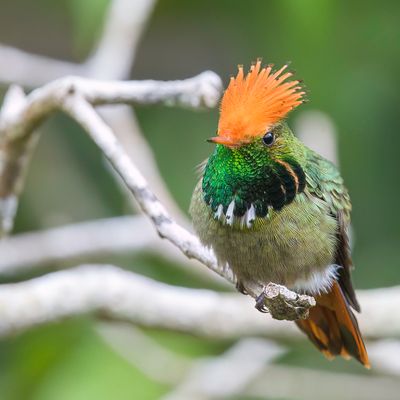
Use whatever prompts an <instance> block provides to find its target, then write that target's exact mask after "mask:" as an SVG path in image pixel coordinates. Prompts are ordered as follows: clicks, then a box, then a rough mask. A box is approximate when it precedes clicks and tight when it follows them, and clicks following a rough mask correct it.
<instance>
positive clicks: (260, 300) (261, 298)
mask: <svg viewBox="0 0 400 400" xmlns="http://www.w3.org/2000/svg"><path fill="white" fill-rule="evenodd" d="M265 297H266V293H265V289H263V291H262V292H261V293H260V294H259V295H258V297H257V298H256V304H255V308H256V309H257V310H258V311H260V312H262V313H264V314H266V313H268V312H269V310H268V308H267V307H266V306H265Z"/></svg>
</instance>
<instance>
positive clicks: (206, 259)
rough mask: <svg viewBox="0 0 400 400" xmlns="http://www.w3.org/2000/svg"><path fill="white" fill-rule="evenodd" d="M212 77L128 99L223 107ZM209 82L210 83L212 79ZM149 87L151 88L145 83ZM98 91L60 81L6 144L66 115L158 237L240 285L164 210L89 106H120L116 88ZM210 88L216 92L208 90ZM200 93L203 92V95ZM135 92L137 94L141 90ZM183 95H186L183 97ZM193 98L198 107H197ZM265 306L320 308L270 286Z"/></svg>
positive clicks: (300, 314) (296, 310)
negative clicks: (117, 178)
mask: <svg viewBox="0 0 400 400" xmlns="http://www.w3.org/2000/svg"><path fill="white" fill-rule="evenodd" d="M211 74H212V76H210V73H205V74H204V73H203V74H200V75H198V76H197V77H195V78H193V79H190V80H186V81H182V82H184V83H183V84H182V82H180V81H175V82H174V83H173V84H170V83H168V82H167V83H166V82H158V83H157V84H156V85H154V81H151V84H150V85H149V86H146V84H145V85H144V87H145V88H147V89H145V90H144V91H142V92H141V93H142V96H143V97H138V96H136V95H135V94H134V92H129V93H130V96H131V99H132V98H135V99H136V100H139V99H144V100H143V101H146V102H147V101H155V102H159V101H166V100H167V99H173V100H177V99H180V102H182V103H185V104H191V105H193V104H197V105H199V104H201V101H199V99H201V98H207V99H209V98H208V96H210V94H211V96H210V98H211V101H205V104H206V105H211V103H212V102H213V101H214V103H215V102H217V101H218V98H219V92H220V87H218V88H216V87H215V83H216V80H218V82H220V81H219V78H218V77H217V78H216V75H215V74H213V73H211ZM210 77H211V79H209V78H210ZM203 79H204V80H206V81H207V82H208V83H210V81H212V82H211V85H200V86H199V85H198V82H197V81H202V80H203ZM194 81H195V82H196V83H194ZM146 83H149V82H147V81H146ZM115 84H116V86H118V88H119V89H121V88H122V87H124V84H123V83H121V84H119V83H118V82H117V83H115ZM131 84H132V82H131ZM93 86H94V84H93V81H89V80H82V79H80V78H72V79H71V78H70V79H63V80H60V81H55V82H53V83H51V84H49V85H46V86H44V87H43V88H41V89H37V90H35V91H33V92H32V93H31V94H30V95H29V96H27V99H26V103H25V104H24V106H23V107H22V108H21V109H20V110H19V112H17V113H16V114H15V115H10V116H8V118H4V119H2V120H1V121H0V137H1V138H2V140H3V141H4V142H10V141H11V142H12V141H17V140H18V141H23V140H28V139H29V138H30V135H31V134H32V132H33V130H34V128H35V127H36V126H37V124H38V123H39V122H41V121H42V120H43V119H44V118H45V117H46V116H47V115H48V114H50V113H51V112H53V111H55V110H57V109H60V110H63V111H64V112H65V113H67V114H68V115H70V116H71V117H72V118H73V119H74V120H75V121H76V122H77V123H78V124H80V125H81V127H82V128H83V129H84V130H85V131H86V132H87V133H88V134H89V136H90V137H91V138H92V139H93V141H94V142H95V143H96V144H97V146H98V147H99V148H100V149H101V151H102V152H103V154H104V155H105V156H106V158H107V159H108V161H109V162H110V163H111V165H112V166H113V167H114V169H115V171H116V172H117V173H118V174H119V175H120V176H121V178H122V180H123V181H124V182H125V185H126V186H127V188H128V189H129V190H130V191H131V193H132V194H133V195H134V197H135V199H136V201H137V202H138V203H139V205H140V208H141V209H142V211H143V212H144V213H145V214H146V215H147V216H148V217H149V218H150V219H151V220H152V222H153V224H154V226H155V228H156V229H157V231H158V234H159V235H160V236H161V237H162V238H166V239H168V240H169V241H170V242H171V243H172V244H174V245H175V246H176V247H178V248H179V249H180V250H181V251H182V252H183V253H184V254H185V255H186V256H187V257H189V258H195V259H197V260H198V261H200V262H201V263H203V264H204V265H206V266H207V267H208V268H210V269H211V270H213V271H214V272H217V273H218V274H219V275H221V276H222V277H224V278H225V279H227V280H228V281H230V282H232V283H235V277H234V276H233V275H232V272H231V271H230V269H229V268H226V267H225V266H223V267H222V268H221V267H220V266H219V265H218V262H217V260H216V258H215V256H214V254H212V252H211V251H209V250H208V249H206V248H204V247H203V246H202V245H201V243H200V241H199V239H198V238H197V237H196V236H194V235H193V234H191V233H190V232H188V231H187V230H185V229H184V228H183V227H182V226H180V225H178V224H177V223H176V222H175V221H173V220H172V219H171V217H170V216H169V214H168V212H167V211H166V209H165V207H164V206H163V205H162V204H161V203H160V202H159V201H158V199H157V198H156V196H155V195H154V194H153V192H152V191H151V190H150V189H149V187H148V185H147V182H146V180H145V179H144V177H143V176H142V174H141V173H140V171H139V170H138V169H137V168H136V166H135V165H134V164H133V162H132V161H131V159H130V158H129V156H128V155H127V154H126V153H125V151H124V149H123V148H122V146H121V145H120V144H119V142H118V141H117V139H116V137H115V135H114V133H113V132H112V130H111V128H110V127H109V126H108V125H106V124H105V123H104V121H103V120H102V119H101V118H100V116H99V115H98V114H97V113H96V111H95V109H94V108H93V105H92V104H91V103H90V101H91V102H93V103H98V102H102V101H105V99H108V100H109V101H111V102H112V101H113V100H112V99H116V100H115V101H121V95H120V94H119V93H118V92H115V91H112V90H111V89H112V85H111V87H110V83H107V82H98V87H97V89H96V88H94V87H93ZM139 86H140V85H139ZM88 87H89V88H91V89H92V91H91V90H90V89H88ZM210 87H211V90H208V89H209V88H210ZM200 88H203V90H201V89H200ZM131 89H132V88H131ZM136 89H138V88H137V87H136ZM142 89H143V88H142ZM204 89H207V90H204ZM139 90H140V88H139ZM154 90H157V92H158V91H161V93H164V95H157V96H152V95H151V93H153V91H154ZM123 92H124V91H123ZM124 93H125V95H123V96H122V98H123V99H124V101H127V99H128V98H127V96H126V92H124ZM149 94H150V98H151V100H148V97H147V95H149ZM182 94H184V95H183V96H182ZM188 94H190V95H188ZM193 96H194V97H195V98H196V99H197V101H195V102H193V98H194V97H193ZM246 289H247V291H248V293H249V294H250V295H251V296H252V297H254V298H257V297H258V295H259V294H260V292H261V290H262V286H261V285H260V284H257V283H254V284H253V285H250V284H249V285H247V287H246ZM265 305H266V306H267V308H268V309H269V311H270V313H271V315H272V316H273V317H274V318H277V319H290V320H293V319H298V318H306V317H307V315H308V310H309V308H310V307H312V306H313V305H315V300H314V299H313V298H312V297H310V296H306V295H299V294H297V293H294V292H291V291H290V290H288V289H287V288H285V287H283V286H280V285H275V284H273V283H270V284H269V285H268V292H267V295H266V298H265Z"/></svg>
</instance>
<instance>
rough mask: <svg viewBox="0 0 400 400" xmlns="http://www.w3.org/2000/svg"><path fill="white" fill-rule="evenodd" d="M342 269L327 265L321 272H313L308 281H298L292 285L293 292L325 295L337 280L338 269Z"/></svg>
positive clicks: (334, 265)
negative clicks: (303, 291)
mask: <svg viewBox="0 0 400 400" xmlns="http://www.w3.org/2000/svg"><path fill="white" fill-rule="evenodd" d="M339 268H342V267H341V266H339V265H336V264H333V265H329V266H328V267H327V268H326V269H325V270H323V271H316V272H313V273H312V274H311V276H310V278H308V279H299V280H297V281H296V283H295V284H294V285H293V290H295V291H296V290H299V291H302V290H305V291H307V293H310V294H313V295H318V294H321V293H327V292H328V291H329V289H330V288H331V287H332V284H333V282H334V281H336V280H337V278H338V269H339Z"/></svg>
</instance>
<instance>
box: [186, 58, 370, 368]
mask: <svg viewBox="0 0 400 400" xmlns="http://www.w3.org/2000/svg"><path fill="white" fill-rule="evenodd" d="M291 77H292V73H291V72H288V71H287V65H285V66H283V67H282V68H281V69H279V70H276V71H274V69H273V67H272V66H271V65H269V66H267V67H265V68H262V66H261V61H260V60H258V61H257V62H256V63H255V64H253V65H252V66H251V68H250V71H249V72H248V73H247V74H244V72H243V67H242V66H239V72H238V74H237V76H236V77H232V78H231V80H230V83H229V86H228V88H227V89H226V91H225V93H224V95H223V98H222V101H221V106H220V118H219V123H218V130H217V136H215V137H213V138H211V139H210V141H212V142H214V143H215V144H216V146H215V149H214V151H213V153H212V154H211V156H210V158H208V160H207V161H206V162H205V163H204V164H203V167H202V171H201V179H200V180H199V182H198V184H197V186H196V188H195V190H194V193H193V197H192V201H191V205H190V214H191V216H192V218H193V224H194V228H195V230H196V232H197V234H198V235H199V237H200V240H201V241H202V243H203V244H204V245H206V246H209V247H211V248H212V249H213V251H214V252H215V255H216V257H217V258H218V260H219V262H220V263H223V264H227V265H228V266H229V268H231V269H232V271H233V272H234V274H235V275H236V278H237V282H238V284H237V286H238V288H239V289H240V290H241V291H245V289H246V285H248V284H249V283H258V284H262V285H263V286H265V285H267V284H268V283H269V282H274V283H278V284H282V285H285V286H287V287H288V288H291V289H293V290H296V291H299V292H303V293H307V294H311V295H313V296H314V297H315V299H316V306H315V307H312V308H311V309H310V313H309V317H308V319H305V320H298V321H296V323H297V325H298V326H299V327H300V329H301V330H302V331H304V332H305V333H306V334H307V335H308V337H309V339H310V340H311V341H312V342H313V343H314V344H315V345H316V346H317V348H318V349H319V350H320V351H322V353H323V354H324V355H325V356H327V357H328V358H332V357H334V356H336V355H341V356H343V357H345V358H349V357H350V356H352V357H354V358H356V359H357V360H358V361H360V362H361V363H362V364H363V365H365V366H366V367H369V361H368V355H367V352H366V349H365V345H364V342H363V339H362V336H361V333H360V330H359V328H358V324H357V321H356V318H355V316H354V314H353V312H352V310H351V308H353V309H355V310H357V311H360V306H359V304H358V302H357V299H356V296H355V293H354V289H353V286H352V283H351V279H350V270H351V268H352V261H351V255H350V249H349V240H348V229H349V224H350V211H351V203H350V198H349V195H348V192H347V189H346V188H345V186H344V184H343V179H342V177H341V176H340V173H339V171H338V169H337V168H336V166H335V165H333V164H332V163H331V162H329V161H328V160H326V159H325V158H323V157H322V156H320V155H319V154H317V153H316V152H314V151H313V150H311V149H310V148H308V147H306V146H305V145H304V144H303V143H302V142H301V141H300V140H299V139H298V138H297V137H296V136H295V135H294V134H293V133H292V131H291V130H290V128H289V126H288V125H287V123H286V122H285V120H284V119H285V117H286V115H287V114H288V112H289V111H291V110H292V109H294V108H295V107H297V106H298V105H300V104H301V103H302V102H303V101H304V96H305V93H304V91H303V89H302V87H301V84H300V82H299V81H298V80H291V79H290V78H291ZM260 296H261V298H260V299H259V300H261V301H259V302H258V303H257V304H262V303H263V301H262V293H260Z"/></svg>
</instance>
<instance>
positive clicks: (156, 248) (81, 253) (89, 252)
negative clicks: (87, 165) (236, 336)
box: [0, 215, 227, 286]
mask: <svg viewBox="0 0 400 400" xmlns="http://www.w3.org/2000/svg"><path fill="white" fill-rule="evenodd" d="M66 243H68V245H66ZM137 251H151V252H152V253H153V254H157V255H158V256H160V257H162V258H165V259H167V260H169V261H170V262H172V263H173V264H174V265H175V266H176V267H178V268H179V267H180V268H183V269H185V270H186V271H189V272H190V273H192V274H194V275H198V276H201V277H203V278H204V277H207V278H208V279H214V280H216V281H218V283H219V284H220V285H221V286H222V285H225V284H227V282H226V281H225V280H223V279H222V278H220V277H219V276H218V275H216V274H214V273H213V272H212V271H210V270H208V269H206V268H203V267H202V266H201V264H200V263H199V262H197V261H196V260H188V258H187V257H185V256H184V255H183V254H182V253H181V252H180V251H179V249H177V248H176V247H175V246H172V245H171V244H170V243H168V242H167V241H163V240H160V237H159V236H158V235H157V232H156V231H155V230H154V228H153V226H152V224H151V222H150V221H149V220H148V218H146V217H145V216H143V215H135V216H132V217H130V216H126V217H115V218H107V219H101V220H95V221H89V222H82V223H77V224H72V225H65V226H61V227H58V228H51V229H47V230H43V231H39V232H28V233H23V234H19V235H14V236H11V237H7V238H4V239H3V240H1V241H0V253H1V257H0V275H3V276H5V275H7V276H16V275H18V274H21V273H24V272H26V271H32V270H34V269H39V268H43V267H45V266H48V265H57V264H60V263H61V262H66V261H68V262H71V261H74V260H77V259H79V260H80V261H81V262H82V260H84V259H85V258H90V257H91V256H99V255H105V254H116V253H120V252H137Z"/></svg>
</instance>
